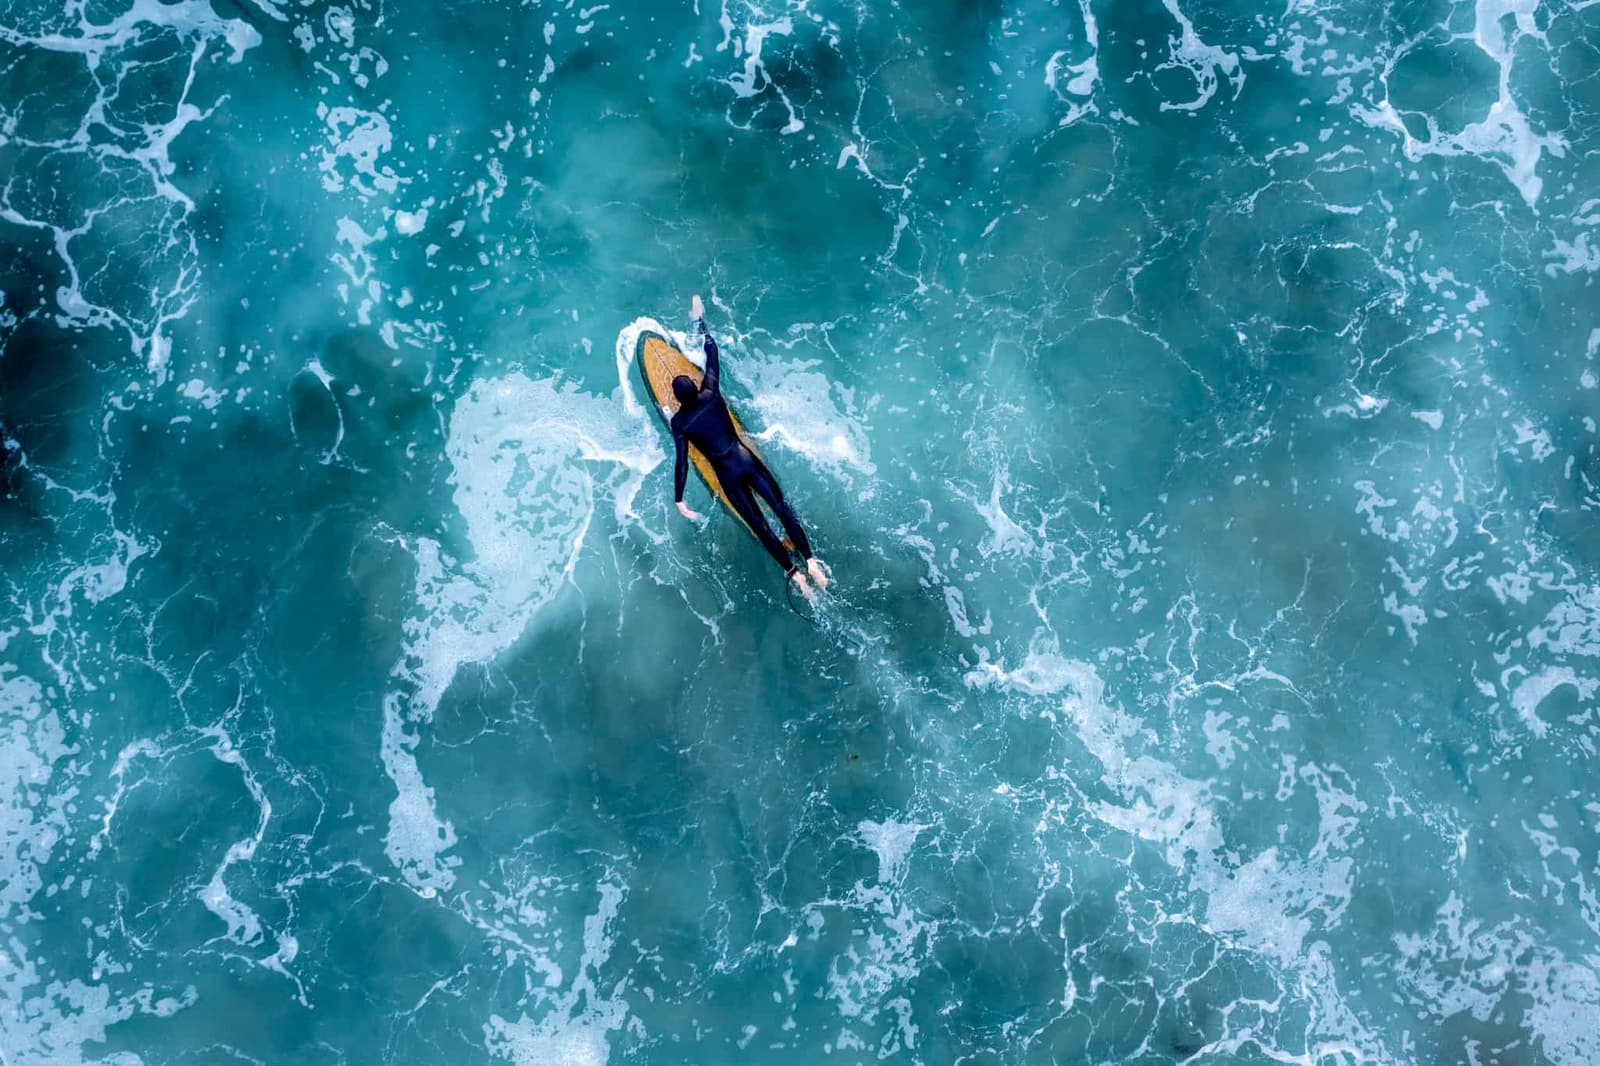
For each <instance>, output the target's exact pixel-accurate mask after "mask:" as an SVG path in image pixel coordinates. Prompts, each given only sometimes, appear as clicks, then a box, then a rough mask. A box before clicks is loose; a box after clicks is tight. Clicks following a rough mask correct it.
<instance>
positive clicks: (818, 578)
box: [806, 555, 833, 591]
mask: <svg viewBox="0 0 1600 1066" xmlns="http://www.w3.org/2000/svg"><path fill="white" fill-rule="evenodd" d="M806 573H808V574H810V575H811V580H813V581H815V582H816V583H817V589H818V591H821V590H822V589H825V588H827V587H828V582H829V581H830V580H832V579H833V574H832V573H831V572H830V571H829V570H828V568H827V567H826V566H824V565H823V564H822V560H821V559H818V558H817V557H816V556H815V555H813V556H812V557H811V558H809V559H807V560H806Z"/></svg>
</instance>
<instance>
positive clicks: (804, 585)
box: [789, 570, 814, 600]
mask: <svg viewBox="0 0 1600 1066" xmlns="http://www.w3.org/2000/svg"><path fill="white" fill-rule="evenodd" d="M789 580H791V581H793V582H794V587H795V588H797V589H799V590H800V595H802V596H804V597H805V598H806V599H808V600H809V599H810V598H811V597H812V595H814V593H813V592H812V590H811V583H810V582H809V581H807V580H806V575H805V574H803V573H801V572H800V571H799V570H796V571H795V572H794V573H793V574H791V575H790V576H789Z"/></svg>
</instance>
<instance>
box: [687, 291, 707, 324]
mask: <svg viewBox="0 0 1600 1066" xmlns="http://www.w3.org/2000/svg"><path fill="white" fill-rule="evenodd" d="M689 317H690V318H693V319H696V320H698V319H702V318H704V317H706V305H705V304H703V303H701V302H700V296H699V294H696V295H695V298H694V299H692V300H690V301H689Z"/></svg>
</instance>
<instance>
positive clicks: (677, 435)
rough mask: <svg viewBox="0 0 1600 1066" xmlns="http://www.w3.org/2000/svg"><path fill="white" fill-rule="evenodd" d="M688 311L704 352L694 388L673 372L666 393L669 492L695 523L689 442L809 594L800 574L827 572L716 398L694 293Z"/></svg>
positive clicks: (711, 345) (710, 345)
mask: <svg viewBox="0 0 1600 1066" xmlns="http://www.w3.org/2000/svg"><path fill="white" fill-rule="evenodd" d="M689 313H690V314H691V315H692V316H693V317H694V320H695V322H696V323H698V324H699V326H700V336H701V338H702V339H703V342H704V344H705V351H706V373H705V378H704V380H703V381H702V382H701V383H700V384H699V385H698V386H697V385H695V383H694V379H693V378H690V377H689V376H688V375H686V374H679V375H678V376H677V377H675V378H673V379H672V395H673V396H674V397H676V398H677V400H678V412H677V414H675V415H673V416H672V443H673V447H674V448H675V449H676V450H677V453H678V454H677V463H676V465H675V466H674V468H673V473H672V490H673V494H674V499H675V500H676V501H677V504H678V510H679V511H681V512H682V513H683V516H684V517H685V518H688V519H691V520H693V521H699V519H700V517H701V516H700V515H699V514H697V513H696V512H695V511H693V510H691V509H690V507H689V505H688V504H686V503H684V502H683V485H684V482H685V481H686V480H687V479H688V476H689V445H691V444H692V445H694V446H695V447H696V448H698V449H700V454H702V455H704V456H705V457H706V458H707V459H709V460H710V461H711V467H712V469H713V470H715V471H716V472H717V480H718V481H720V482H722V487H723V489H724V490H725V491H726V492H727V494H728V500H729V501H730V502H731V503H732V504H733V509H734V510H735V511H737V512H738V513H739V517H740V518H742V519H744V521H745V524H746V525H748V526H749V527H750V529H751V531H752V532H753V533H755V535H756V538H757V539H758V540H760V541H761V545H762V547H764V548H766V549H767V554H769V555H771V556H772V558H773V559H774V560H775V561H776V562H777V564H778V565H779V566H781V567H783V572H784V574H785V575H786V576H787V577H788V578H789V579H790V580H792V581H794V582H795V583H796V584H797V585H799V587H800V591H801V592H803V593H805V594H806V595H807V596H809V595H811V587H810V586H809V585H808V584H807V583H806V574H810V575H811V579H812V580H813V581H815V582H816V583H817V587H818V588H819V589H820V588H826V587H827V584H828V577H827V571H826V570H825V569H824V568H823V566H822V563H821V562H820V561H819V560H818V559H817V557H816V556H815V555H814V554H813V553H812V551H811V542H810V541H809V540H807V539H806V531H805V530H804V529H803V528H802V527H801V525H800V519H798V518H796V517H795V513H794V508H792V507H790V506H789V504H788V503H787V502H786V501H785V500H784V498H783V490H782V489H781V488H779V487H778V480H777V478H775V477H773V476H772V471H770V470H768V469H767V466H766V464H765V463H763V462H762V461H761V459H760V458H759V457H758V456H757V455H756V454H755V452H753V451H751V450H750V449H749V448H747V447H745V444H744V442H743V441H741V440H740V439H739V432H738V430H736V429H735V428H734V426H733V417H732V416H731V415H730V414H728V404H727V402H726V401H724V400H723V398H722V385H721V373H720V372H721V367H720V365H719V364H718V359H717V342H716V341H714V340H712V339H711V331H710V330H708V329H706V319H705V314H706V310H705V305H704V304H702V303H701V302H700V297H698V296H696V297H695V298H694V303H693V304H692V305H691V307H690V311H689ZM758 496H759V497H760V498H761V499H762V500H764V501H765V502H766V505H767V506H768V507H770V508H772V513H773V514H775V515H777V516H778V521H779V522H781V523H783V531H784V533H786V534H788V537H789V540H790V542H791V543H792V544H793V545H794V547H795V551H797V552H798V553H799V554H800V558H801V559H802V560H804V562H805V564H806V569H805V571H804V572H802V571H801V570H800V568H799V567H797V566H796V565H795V562H794V558H793V557H792V556H791V555H790V553H789V549H788V548H787V547H785V546H784V543H783V541H781V540H779V539H778V537H777V535H776V534H774V533H773V532H772V527H771V526H770V525H768V524H767V516H766V515H764V514H762V513H761V508H760V507H759V506H757V504H756V497H758Z"/></svg>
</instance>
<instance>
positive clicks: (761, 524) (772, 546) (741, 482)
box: [717, 470, 795, 574]
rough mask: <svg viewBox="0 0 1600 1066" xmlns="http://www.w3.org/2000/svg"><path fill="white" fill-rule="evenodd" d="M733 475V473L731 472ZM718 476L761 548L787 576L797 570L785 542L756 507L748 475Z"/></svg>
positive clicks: (731, 501)
mask: <svg viewBox="0 0 1600 1066" xmlns="http://www.w3.org/2000/svg"><path fill="white" fill-rule="evenodd" d="M730 473H731V472H730ZM717 476H718V478H719V480H721V482H722V488H723V490H724V491H726V492H727V494H728V502H729V503H731V504H733V509H734V510H735V511H736V512H738V515H739V517H740V518H742V519H744V524H745V525H747V526H749V527H750V532H752V533H754V534H755V535H756V539H757V540H759V541H760V542H761V546H762V547H763V548H765V549H767V554H768V555H770V556H772V558H773V561H774V562H776V563H777V564H778V565H779V566H781V567H783V572H784V573H786V574H789V573H793V572H794V570H795V565H794V559H793V558H791V557H790V555H789V549H788V548H785V547H784V546H783V541H781V540H779V539H778V536H777V534H776V533H774V532H772V526H771V525H769V524H768V523H767V516H766V515H764V514H762V513H761V508H760V507H757V506H756V498H755V496H753V495H752V494H751V492H750V482H749V480H748V475H745V476H738V475H734V476H731V477H724V476H723V474H722V471H720V470H719V471H717Z"/></svg>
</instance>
